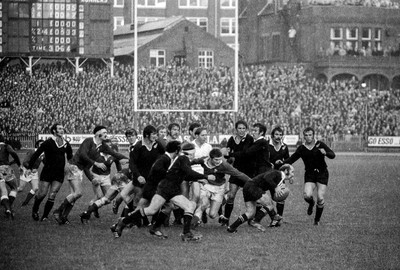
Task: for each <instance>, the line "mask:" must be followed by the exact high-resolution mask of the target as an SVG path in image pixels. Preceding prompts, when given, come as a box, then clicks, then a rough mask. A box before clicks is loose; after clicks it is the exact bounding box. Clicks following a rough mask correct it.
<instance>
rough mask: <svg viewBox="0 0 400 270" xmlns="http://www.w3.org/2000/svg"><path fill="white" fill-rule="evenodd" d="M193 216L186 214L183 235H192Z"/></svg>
mask: <svg viewBox="0 0 400 270" xmlns="http://www.w3.org/2000/svg"><path fill="white" fill-rule="evenodd" d="M192 218H193V214H191V213H184V215H183V234H186V233H190V226H191V223H192Z"/></svg>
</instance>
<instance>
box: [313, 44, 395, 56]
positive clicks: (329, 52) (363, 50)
mask: <svg viewBox="0 0 400 270" xmlns="http://www.w3.org/2000/svg"><path fill="white" fill-rule="evenodd" d="M335 55H338V56H353V57H354V56H355V57H358V56H360V57H371V56H380V57H399V56H400V46H398V47H397V48H396V47H392V46H387V47H385V48H383V49H378V48H376V47H374V48H371V47H370V46H368V47H365V46H363V47H360V48H353V47H352V46H348V45H346V44H344V45H331V46H330V47H329V48H328V49H326V50H325V51H324V49H323V48H322V47H321V48H320V51H319V56H328V57H330V56H335Z"/></svg>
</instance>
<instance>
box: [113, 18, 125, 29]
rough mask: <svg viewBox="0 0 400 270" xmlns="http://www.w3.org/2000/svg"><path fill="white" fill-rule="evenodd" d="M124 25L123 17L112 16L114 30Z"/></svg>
mask: <svg viewBox="0 0 400 270" xmlns="http://www.w3.org/2000/svg"><path fill="white" fill-rule="evenodd" d="M122 25H124V17H114V30H115V29H117V28H118V27H120V26H122Z"/></svg>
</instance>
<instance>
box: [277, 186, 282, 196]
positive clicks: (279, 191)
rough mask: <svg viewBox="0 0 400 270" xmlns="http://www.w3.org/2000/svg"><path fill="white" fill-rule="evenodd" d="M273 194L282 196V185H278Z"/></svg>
mask: <svg viewBox="0 0 400 270" xmlns="http://www.w3.org/2000/svg"><path fill="white" fill-rule="evenodd" d="M275 193H276V195H278V196H282V195H283V188H282V185H279V186H277V187H276V188H275Z"/></svg>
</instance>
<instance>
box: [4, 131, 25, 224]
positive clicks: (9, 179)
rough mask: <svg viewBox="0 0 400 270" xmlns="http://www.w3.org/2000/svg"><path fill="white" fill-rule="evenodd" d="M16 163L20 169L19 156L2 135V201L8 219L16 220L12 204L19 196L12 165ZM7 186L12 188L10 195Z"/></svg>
mask: <svg viewBox="0 0 400 270" xmlns="http://www.w3.org/2000/svg"><path fill="white" fill-rule="evenodd" d="M10 156H11V157H12V158H13V159H14V161H13V162H10V161H9V157H10ZM14 162H15V163H17V165H18V167H19V166H21V161H20V160H19V157H18V154H17V153H16V152H15V150H14V149H13V148H12V147H11V145H8V144H6V143H5V139H4V137H3V135H1V134H0V190H1V199H0V200H1V204H2V205H3V206H4V208H5V214H6V217H7V218H14V212H13V211H12V204H13V202H14V200H15V198H16V196H17V189H18V185H17V179H16V177H15V174H14V170H13V169H12V167H11V164H12V163H14ZM7 186H8V187H9V188H10V193H8V190H7Z"/></svg>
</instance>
